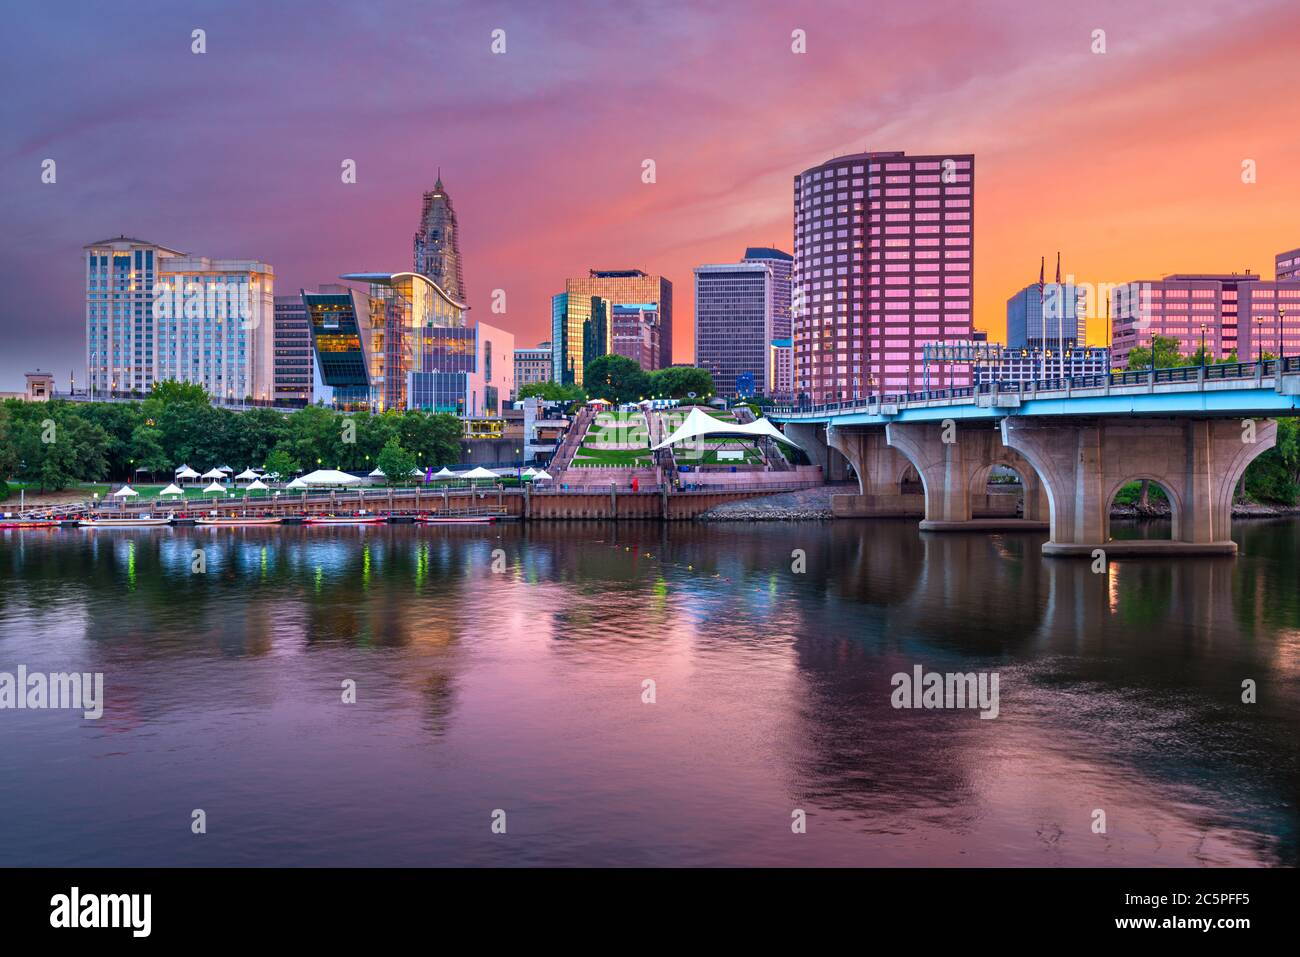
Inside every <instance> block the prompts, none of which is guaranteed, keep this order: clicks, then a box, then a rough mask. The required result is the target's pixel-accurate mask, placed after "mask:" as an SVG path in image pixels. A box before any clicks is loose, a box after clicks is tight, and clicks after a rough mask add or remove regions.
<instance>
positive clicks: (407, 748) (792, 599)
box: [0, 522, 1300, 865]
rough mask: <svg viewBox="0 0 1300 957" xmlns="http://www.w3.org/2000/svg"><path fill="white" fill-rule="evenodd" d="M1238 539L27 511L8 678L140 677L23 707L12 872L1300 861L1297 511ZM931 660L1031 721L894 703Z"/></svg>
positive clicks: (10, 794)
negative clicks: (903, 680) (1217, 555)
mask: <svg viewBox="0 0 1300 957" xmlns="http://www.w3.org/2000/svg"><path fill="white" fill-rule="evenodd" d="M1237 534H1238V538H1239V541H1241V542H1242V543H1243V554H1242V555H1241V556H1240V557H1238V558H1237V559H1235V560H1223V559H1207V560H1192V561H1188V560H1183V561H1177V562H1173V561H1164V562H1159V561H1152V562H1143V563H1126V564H1125V563H1115V564H1112V566H1111V567H1110V569H1109V570H1108V572H1107V573H1106V574H1101V575H1094V574H1092V573H1091V571H1090V569H1089V563H1088V562H1086V561H1085V562H1075V561H1063V560H1047V559H1043V558H1042V557H1041V555H1040V554H1039V549H1038V546H1039V544H1040V543H1041V541H1042V537H1041V536H1040V535H1031V534H1008V535H994V536H989V535H942V534H924V535H923V534H920V533H918V532H917V530H916V528H915V525H914V524H913V523H907V522H898V523H894V522H863V523H838V524H834V525H830V524H807V525H784V524H761V525H732V524H728V525H721V526H698V525H673V526H661V525H658V524H644V525H642V524H623V525H618V526H615V525H604V524H595V523H573V524H537V525H532V526H528V527H521V526H500V527H492V528H425V529H420V528H411V527H392V528H389V527H373V528H323V529H320V528H318V529H311V528H299V529H292V528H283V529H257V528H248V529H148V530H114V531H109V530H95V531H56V532H30V531H29V532H0V671H13V670H14V669H15V668H16V667H17V665H18V664H20V663H21V664H25V665H27V666H28V668H29V669H30V670H41V671H65V670H78V671H103V672H104V673H105V685H106V696H107V703H106V706H105V714H104V717H103V719H101V720H100V721H98V722H92V721H85V720H83V719H82V718H81V716H80V715H79V714H77V713H69V712H50V711H45V712H32V711H3V712H0V865H13V864H42V865H59V864H68V865H76V864H88V863H93V864H105V865H107V864H126V865H132V864H379V865H385V864H401V865H417V864H530V863H553V864H569V863H574V864H742V865H743V864H794V865H797V864H840V865H851V864H1011V865H1014V864H1033V865H1050V864H1069V865H1137V864H1169V865H1187V864H1198V863H1204V864H1252V863H1258V864H1288V865H1294V864H1295V863H1296V858H1297V851H1296V847H1297V844H1296V833H1295V825H1296V806H1295V800H1296V794H1297V788H1296V783H1297V773H1296V772H1297V756H1296V748H1295V741H1296V734H1297V731H1298V730H1300V683H1298V682H1297V675H1298V673H1300V601H1298V599H1297V594H1296V587H1295V568H1296V566H1297V557H1298V552H1300V523H1296V522H1273V523H1251V524H1243V523H1239V525H1238V531H1237ZM197 548H202V549H203V550H204V556H205V560H206V567H207V572H206V574H192V573H191V571H190V569H191V563H192V561H193V556H194V551H195V549H197ZM498 548H499V549H503V550H504V552H505V555H506V570H505V572H504V573H502V574H493V572H492V557H493V556H492V553H493V550H494V549H498ZM795 549H802V550H803V551H804V552H805V553H806V556H807V571H806V573H804V574H795V573H793V572H792V571H791V567H792V561H793V559H792V552H793V551H794V550H795ZM915 664H920V665H923V666H924V667H925V668H926V669H927V670H935V671H971V670H978V669H988V670H996V671H998V672H999V674H1000V676H1001V681H1000V690H1001V703H1000V710H1001V715H1000V717H999V718H998V719H996V720H992V721H984V720H979V718H978V716H977V713H976V712H973V711H962V712H943V711H910V710H895V709H893V708H892V707H891V706H890V692H891V690H892V689H891V684H890V677H891V675H893V674H894V673H895V672H900V671H903V672H910V670H911V668H912V666H913V665H915ZM647 678H649V679H653V681H654V682H655V686H656V698H657V700H656V703H654V704H644V703H642V682H643V681H644V680H645V679H647ZM1246 678H1250V679H1253V680H1254V681H1256V682H1257V685H1258V687H1259V703H1258V704H1255V705H1249V706H1248V705H1243V704H1241V703H1240V695H1241V690H1240V689H1241V682H1242V680H1243V679H1246ZM346 679H351V680H354V681H355V682H356V684H357V703H356V704H354V705H343V704H342V703H341V702H340V695H341V693H342V692H341V683H342V682H343V681H344V680H346ZM194 808H203V809H204V810H205V811H206V812H207V817H208V826H209V833H208V834H207V835H204V836H194V835H191V834H190V831H189V823H190V813H191V811H192V810H193V809H194ZM496 808H502V809H505V810H506V811H507V815H508V834H507V835H505V836H494V835H492V834H491V832H490V829H489V824H490V819H491V818H490V816H491V813H492V811H493V810H494V809H496ZM794 808H802V809H804V810H806V811H807V812H808V821H809V825H808V833H807V834H803V835H795V834H792V833H791V829H790V820H791V817H790V815H791V811H792V809H794ZM1098 808H1100V809H1102V810H1104V811H1105V813H1106V818H1107V833H1106V834H1104V835H1102V834H1094V833H1092V830H1091V825H1092V821H1093V812H1094V810H1095V809H1098Z"/></svg>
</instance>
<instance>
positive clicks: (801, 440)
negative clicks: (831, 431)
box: [785, 422, 848, 482]
mask: <svg viewBox="0 0 1300 957" xmlns="http://www.w3.org/2000/svg"><path fill="white" fill-rule="evenodd" d="M785 434H786V435H788V436H789V437H790V438H791V439H792V440H794V442H795V444H797V445H798V446H799V447H800V448H801V449H803V450H804V452H805V453H807V455H808V459H809V461H811V462H812V464H813V465H820V466H821V467H822V475H823V476H824V477H825V479H826V481H828V482H842V481H844V480H845V479H846V478H848V470H847V469H846V468H845V464H846V463H845V460H844V457H843V456H842V455H840V454H839V452H836V451H835V450H833V449H832V448H831V447H830V446H829V445H828V444H827V442H826V427H825V426H824V425H822V424H821V423H820V422H787V423H786V424H785Z"/></svg>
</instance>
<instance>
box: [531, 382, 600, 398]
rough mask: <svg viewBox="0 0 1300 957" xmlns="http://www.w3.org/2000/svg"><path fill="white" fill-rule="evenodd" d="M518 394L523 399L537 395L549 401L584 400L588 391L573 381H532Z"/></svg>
mask: <svg viewBox="0 0 1300 957" xmlns="http://www.w3.org/2000/svg"><path fill="white" fill-rule="evenodd" d="M518 395H519V398H521V399H531V398H533V396H537V397H538V398H540V399H544V400H546V401H547V402H584V401H586V398H587V392H586V390H585V389H583V388H582V386H580V385H574V384H573V383H570V384H568V385H561V384H560V383H558V382H530V383H528V384H527V385H526V386H523V387H522V388H521V389H520V390H519V392H518Z"/></svg>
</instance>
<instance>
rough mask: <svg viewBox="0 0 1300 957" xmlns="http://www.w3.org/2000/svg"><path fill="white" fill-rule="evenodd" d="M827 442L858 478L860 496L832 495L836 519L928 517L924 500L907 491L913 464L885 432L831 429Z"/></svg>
mask: <svg viewBox="0 0 1300 957" xmlns="http://www.w3.org/2000/svg"><path fill="white" fill-rule="evenodd" d="M786 428H787V429H789V426H787V427H786ZM796 441H797V440H796ZM826 441H827V444H828V445H829V446H830V447H831V448H832V449H835V450H836V451H837V452H839V453H840V454H841V455H843V456H844V458H845V459H846V460H847V461H848V463H849V464H850V465H851V466H853V471H854V472H856V473H857V476H858V494H857V495H832V496H831V509H832V511H833V512H834V515H835V517H836V518H920V517H922V516H923V515H925V499H924V497H923V496H921V495H917V494H915V493H906V492H904V491H903V479H904V477H905V476H906V475H907V473H908V472H909V471H910V470H911V468H912V463H911V462H909V461H908V460H907V459H906V458H905V457H904V456H903V455H902V453H900V452H899V451H898V450H897V449H893V448H890V446H889V443H888V442H886V441H885V432H884V430H883V429H847V428H842V427H835V426H828V427H827V429H826Z"/></svg>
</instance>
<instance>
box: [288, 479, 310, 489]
mask: <svg viewBox="0 0 1300 957" xmlns="http://www.w3.org/2000/svg"><path fill="white" fill-rule="evenodd" d="M306 487H307V483H306V482H304V481H303V480H302V479H300V478H296V479H294V480H293V481H292V482H290V483H289V484H288V485H286V486H285V488H306Z"/></svg>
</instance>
